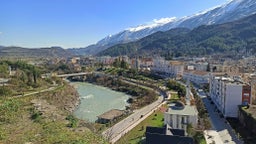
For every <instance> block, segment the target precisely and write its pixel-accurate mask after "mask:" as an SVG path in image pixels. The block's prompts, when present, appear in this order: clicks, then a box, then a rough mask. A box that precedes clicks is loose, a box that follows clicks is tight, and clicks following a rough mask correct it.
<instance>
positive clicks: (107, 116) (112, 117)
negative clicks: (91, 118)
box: [97, 109, 124, 123]
mask: <svg viewBox="0 0 256 144" xmlns="http://www.w3.org/2000/svg"><path fill="white" fill-rule="evenodd" d="M123 115H124V110H118V109H112V110H109V111H107V112H105V113H103V114H101V115H99V116H97V117H98V120H97V122H98V123H109V122H110V123H111V122H113V121H116V120H117V119H118V118H120V117H121V116H123Z"/></svg>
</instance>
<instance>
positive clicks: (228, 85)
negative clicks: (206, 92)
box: [210, 75, 251, 117]
mask: <svg viewBox="0 0 256 144" xmlns="http://www.w3.org/2000/svg"><path fill="white" fill-rule="evenodd" d="M210 97H211V99H212V101H213V102H214V104H215V105H216V107H217V109H218V110H219V111H220V112H221V113H222V114H223V116H224V117H237V115H238V105H247V104H250V102H251V86H250V85H248V84H246V83H244V82H242V81H241V80H240V79H236V78H235V79H234V78H230V77H227V76H215V75H211V76H210Z"/></svg>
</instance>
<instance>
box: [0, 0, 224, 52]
mask: <svg viewBox="0 0 256 144" xmlns="http://www.w3.org/2000/svg"><path fill="white" fill-rule="evenodd" d="M226 1H227V0H0V45H4V46H22V47H29V48H35V47H49V46H61V47H63V48H76V47H85V46H88V45H90V44H93V43H96V42H97V41H99V40H100V39H102V38H104V37H105V36H107V35H110V34H115V33H117V32H120V31H122V30H124V29H127V28H129V27H135V26H137V25H140V24H147V23H150V22H151V21H153V20H154V19H160V18H166V17H178V18H179V17H183V16H188V15H192V14H194V13H197V12H200V11H203V10H205V9H208V8H211V7H214V6H217V5H220V4H223V3H225V2H226Z"/></svg>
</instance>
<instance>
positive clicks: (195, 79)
mask: <svg viewBox="0 0 256 144" xmlns="http://www.w3.org/2000/svg"><path fill="white" fill-rule="evenodd" d="M182 78H183V79H184V80H189V81H190V82H192V83H194V84H196V85H199V86H200V85H205V84H209V80H210V75H209V73H208V72H206V71H184V73H183V76H182Z"/></svg>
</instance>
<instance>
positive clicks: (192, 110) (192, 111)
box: [166, 103, 198, 115]
mask: <svg viewBox="0 0 256 144" xmlns="http://www.w3.org/2000/svg"><path fill="white" fill-rule="evenodd" d="M166 113H169V114H176V115H197V114H198V111H197V109H196V107H195V106H191V105H184V108H183V109H179V108H177V107H176V104H175V103H171V104H170V105H169V109H168V111H167V112H166Z"/></svg>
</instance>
